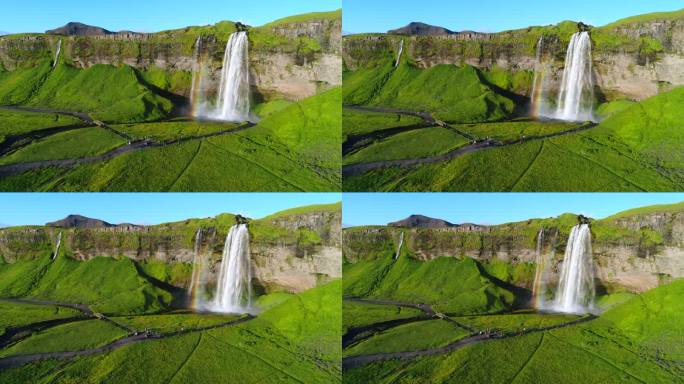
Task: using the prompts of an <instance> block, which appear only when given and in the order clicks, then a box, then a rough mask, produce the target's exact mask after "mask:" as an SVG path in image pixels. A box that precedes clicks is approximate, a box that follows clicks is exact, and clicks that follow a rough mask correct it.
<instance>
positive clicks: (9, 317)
mask: <svg viewBox="0 0 684 384" xmlns="http://www.w3.org/2000/svg"><path fill="white" fill-rule="evenodd" d="M80 315H81V312H80V311H78V310H75V309H71V308H65V307H58V306H51V305H38V304H26V303H11V302H6V301H0V331H2V332H4V330H5V329H6V328H12V327H19V326H22V325H27V324H31V323H36V322H39V321H48V320H55V319H64V318H69V317H78V316H80ZM0 334H1V333H0Z"/></svg>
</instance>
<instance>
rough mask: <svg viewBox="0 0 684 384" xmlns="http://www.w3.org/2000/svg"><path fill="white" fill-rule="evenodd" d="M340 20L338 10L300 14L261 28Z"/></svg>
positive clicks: (340, 13)
mask: <svg viewBox="0 0 684 384" xmlns="http://www.w3.org/2000/svg"><path fill="white" fill-rule="evenodd" d="M341 18H342V10H341V9H338V10H335V11H329V12H310V13H302V14H300V15H294V16H288V17H284V18H281V19H278V20H275V21H272V22H270V23H267V24H264V25H263V26H262V28H264V27H266V28H268V27H277V26H282V25H284V24H294V23H304V22H308V21H311V20H335V19H341Z"/></svg>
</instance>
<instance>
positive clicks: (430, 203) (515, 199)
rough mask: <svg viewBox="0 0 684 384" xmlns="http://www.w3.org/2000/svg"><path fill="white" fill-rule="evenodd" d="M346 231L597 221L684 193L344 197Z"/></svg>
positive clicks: (680, 197) (678, 197) (681, 196)
mask: <svg viewBox="0 0 684 384" xmlns="http://www.w3.org/2000/svg"><path fill="white" fill-rule="evenodd" d="M343 200H344V201H343V204H342V222H343V223H344V225H345V226H357V225H384V224H387V223H389V222H392V221H397V220H401V219H404V218H406V217H408V216H409V215H411V214H422V215H425V216H429V217H434V218H438V219H444V220H447V221H449V222H452V223H455V224H458V223H475V224H501V223H509V222H515V221H523V220H527V219H532V218H546V217H553V216H558V215H560V214H562V213H576V214H583V215H585V216H589V217H593V218H595V219H600V218H604V217H607V216H610V215H612V214H614V213H618V212H620V211H624V210H626V209H631V208H638V207H643V206H647V205H654V204H670V203H678V202H680V201H684V193H345V194H344V196H343Z"/></svg>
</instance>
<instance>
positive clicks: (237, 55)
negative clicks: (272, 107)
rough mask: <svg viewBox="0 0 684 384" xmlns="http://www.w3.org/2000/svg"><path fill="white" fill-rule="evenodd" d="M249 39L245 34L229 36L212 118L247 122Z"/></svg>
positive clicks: (236, 33)
mask: <svg viewBox="0 0 684 384" xmlns="http://www.w3.org/2000/svg"><path fill="white" fill-rule="evenodd" d="M248 55H249V39H248V38H247V32H235V33H233V34H232V35H230V38H229V39H228V43H227V44H226V52H225V54H224V56H223V69H222V71H221V82H220V88H219V94H218V99H217V106H216V112H215V114H214V117H215V118H216V119H219V120H225V121H245V120H249V117H250V115H249V109H250V102H249V56H248Z"/></svg>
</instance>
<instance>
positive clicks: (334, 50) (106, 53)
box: [0, 11, 342, 101]
mask: <svg viewBox="0 0 684 384" xmlns="http://www.w3.org/2000/svg"><path fill="white" fill-rule="evenodd" d="M341 28H342V22H341V11H335V12H327V13H312V14H306V15H299V16H293V17H289V18H286V19H282V20H278V21H274V22H272V23H269V24H266V25H263V26H260V27H254V28H250V29H249V43H250V55H249V56H250V57H249V59H250V77H251V78H250V82H251V84H252V87H253V91H254V92H255V93H256V95H257V96H256V98H257V99H258V100H257V101H261V100H262V99H265V100H268V99H271V98H287V99H291V100H300V99H303V98H306V97H309V96H313V95H315V94H317V93H319V92H322V91H325V90H327V89H330V88H331V87H334V86H338V85H340V84H341V76H340V69H341V58H340V51H341V41H342V32H341ZM60 30H61V29H58V30H57V32H59V31H60ZM235 30H236V27H235V23H233V22H230V21H222V22H219V23H217V24H214V25H209V26H201V27H197V26H195V27H186V28H183V29H177V30H170V31H162V32H158V33H134V32H125V31H124V32H118V33H95V34H90V33H89V34H83V35H73V34H70V35H64V36H61V35H55V34H16V35H8V36H2V37H0V71H2V70H9V71H12V70H16V69H22V68H27V67H33V66H37V65H39V63H42V62H45V61H50V60H54V58H55V54H56V50H57V45H58V42H59V41H60V40H61V41H62V43H61V51H60V59H59V60H60V61H62V62H64V63H66V64H68V65H72V66H74V67H77V68H88V67H91V66H93V65H96V64H111V65H115V66H122V65H128V66H131V67H133V68H136V69H138V70H139V71H141V72H142V73H143V77H144V78H145V80H146V81H148V82H150V83H152V85H154V86H156V87H158V88H161V89H163V90H166V91H170V92H173V93H175V94H178V95H181V96H184V97H189V95H190V88H191V72H192V69H193V65H194V60H195V58H194V52H195V46H196V43H197V39H198V37H201V39H202V41H203V44H202V49H201V54H202V57H203V59H204V65H205V67H206V68H205V69H206V71H207V72H206V74H207V75H208V78H209V81H210V82H215V81H218V79H219V78H220V70H221V67H222V63H223V54H224V51H225V46H226V43H227V41H228V38H229V36H230V34H231V33H233V32H235ZM48 32H51V33H57V32H55V31H48Z"/></svg>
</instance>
